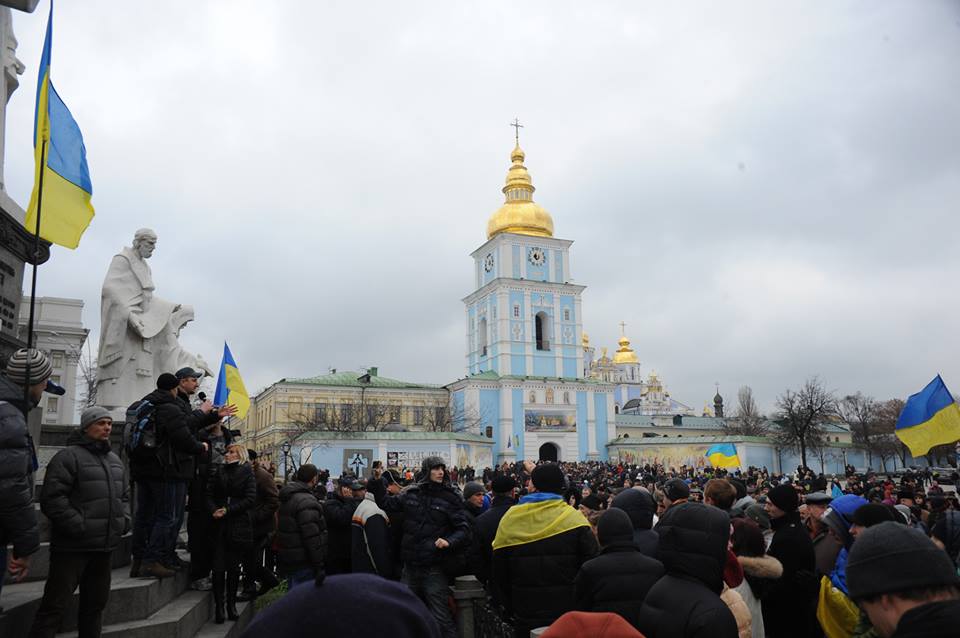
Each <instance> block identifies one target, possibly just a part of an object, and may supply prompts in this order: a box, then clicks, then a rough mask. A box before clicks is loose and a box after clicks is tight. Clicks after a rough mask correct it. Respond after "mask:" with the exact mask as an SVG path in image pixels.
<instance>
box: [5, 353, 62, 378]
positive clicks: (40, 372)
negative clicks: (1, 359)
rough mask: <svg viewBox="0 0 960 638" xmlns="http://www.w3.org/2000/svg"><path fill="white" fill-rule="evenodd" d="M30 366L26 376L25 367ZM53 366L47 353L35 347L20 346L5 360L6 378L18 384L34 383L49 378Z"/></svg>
mask: <svg viewBox="0 0 960 638" xmlns="http://www.w3.org/2000/svg"><path fill="white" fill-rule="evenodd" d="M28 365H29V367H30V378H29V379H28V378H27V367H28ZM52 372H53V366H52V365H50V360H49V359H48V358H47V355H45V354H43V353H42V352H40V351H39V350H37V349H36V348H30V350H27V349H26V348H20V349H19V350H17V351H16V352H14V353H13V354H12V355H10V359H9V360H8V361H7V378H8V379H10V380H11V381H13V382H14V383H16V384H18V385H36V384H38V383H40V382H42V381H46V380H47V379H49V378H50V374H51V373H52Z"/></svg>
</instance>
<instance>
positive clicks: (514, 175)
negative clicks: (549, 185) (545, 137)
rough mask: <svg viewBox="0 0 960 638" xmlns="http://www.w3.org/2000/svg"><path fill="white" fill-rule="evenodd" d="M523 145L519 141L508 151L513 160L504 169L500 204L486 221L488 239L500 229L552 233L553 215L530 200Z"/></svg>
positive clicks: (528, 233) (517, 232)
mask: <svg viewBox="0 0 960 638" xmlns="http://www.w3.org/2000/svg"><path fill="white" fill-rule="evenodd" d="M525 157H526V156H525V155H524V152H523V149H521V148H520V146H519V145H517V146H516V147H514V149H513V152H512V153H510V161H511V162H513V164H512V165H511V166H510V170H509V171H507V179H506V184H505V185H504V187H503V194H504V196H505V197H506V200H505V201H504V204H503V206H501V207H500V209H499V210H498V211H497V212H495V213H494V214H493V215H492V216H491V217H490V221H488V222H487V239H492V238H493V236H494V235H499V234H500V233H516V234H518V235H533V236H535V237H553V218H552V217H550V213H548V212H547V211H546V209H544V208H542V207H541V206H540V205H538V204H537V203H535V202H534V201H533V191H535V190H536V189H535V188H534V187H533V180H532V179H530V173H528V172H527V167H526V166H524V165H523V160H524V158H525Z"/></svg>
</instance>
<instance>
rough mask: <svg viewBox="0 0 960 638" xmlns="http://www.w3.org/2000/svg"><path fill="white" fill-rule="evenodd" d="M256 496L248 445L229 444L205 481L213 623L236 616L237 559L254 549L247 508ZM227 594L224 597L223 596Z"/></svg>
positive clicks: (238, 581) (252, 504) (251, 505)
mask: <svg viewBox="0 0 960 638" xmlns="http://www.w3.org/2000/svg"><path fill="white" fill-rule="evenodd" d="M256 499H257V484H256V481H255V479H254V477H253V469H252V468H251V467H250V462H249V459H248V457H247V448H246V447H244V446H242V445H237V444H233V445H229V446H228V447H227V450H226V454H225V455H224V460H223V463H221V464H214V465H211V470H210V478H209V480H208V481H207V508H208V510H209V512H210V515H211V516H212V517H213V528H212V535H213V601H214V622H216V623H222V622H223V621H224V601H226V616H227V617H228V618H229V619H230V620H236V619H237V618H238V617H239V614H238V613H237V586H238V585H239V584H240V561H241V559H242V558H243V556H244V554H245V553H246V552H249V551H250V550H251V549H252V548H253V525H252V524H251V522H250V511H251V510H252V509H253V506H254V503H255V502H256ZM224 594H226V596H224Z"/></svg>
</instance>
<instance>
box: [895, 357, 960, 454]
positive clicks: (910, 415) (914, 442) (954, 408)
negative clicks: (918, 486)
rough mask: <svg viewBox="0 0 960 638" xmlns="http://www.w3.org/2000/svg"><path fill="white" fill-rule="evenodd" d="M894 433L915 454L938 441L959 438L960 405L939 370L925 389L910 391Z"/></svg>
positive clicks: (942, 442) (953, 440)
mask: <svg viewBox="0 0 960 638" xmlns="http://www.w3.org/2000/svg"><path fill="white" fill-rule="evenodd" d="M893 433H894V434H896V435H897V438H898V439H900V440H901V441H903V444H904V445H906V446H907V447H908V448H910V454H912V455H913V456H914V458H916V457H918V456H923V455H924V454H926V453H927V452H929V451H930V448H932V447H933V446H935V445H942V444H944V443H955V442H956V441H958V440H960V406H958V405H957V402H956V401H954V400H953V395H952V394H950V391H949V390H947V386H946V384H945V383H944V382H943V379H941V378H940V375H939V374H938V375H937V376H936V378H934V380H933V381H931V382H930V383H928V384H927V387H925V388H924V389H923V390H921V391H920V392H917V393H916V394H911V395H910V398H909V399H907V403H906V405H904V406H903V411H902V412H901V413H900V418H899V419H897V425H896V427H895V428H894V430H893Z"/></svg>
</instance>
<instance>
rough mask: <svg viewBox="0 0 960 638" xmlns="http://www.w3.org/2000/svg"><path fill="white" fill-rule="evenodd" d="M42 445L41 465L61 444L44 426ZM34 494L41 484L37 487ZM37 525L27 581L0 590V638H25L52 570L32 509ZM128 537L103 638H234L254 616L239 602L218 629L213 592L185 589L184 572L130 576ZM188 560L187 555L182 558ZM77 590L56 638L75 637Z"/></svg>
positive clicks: (118, 554)
mask: <svg viewBox="0 0 960 638" xmlns="http://www.w3.org/2000/svg"><path fill="white" fill-rule="evenodd" d="M43 438H44V440H43V441H42V443H43V444H44V445H41V446H40V449H39V452H40V457H41V465H42V466H45V465H46V463H45V461H46V460H48V459H49V458H50V457H52V455H53V453H54V452H55V450H56V449H59V448H58V447H57V444H58V443H60V441H58V440H50V439H51V438H52V437H49V436H48V433H47V432H46V426H45V431H44V437H43ZM42 480H43V467H41V471H40V472H38V473H37V481H38V482H39V481H42ZM36 492H37V494H38V495H39V492H40V485H39V484H38V485H37V490H36ZM36 508H37V515H38V517H39V521H40V540H41V546H40V550H39V551H38V552H37V553H36V554H34V556H33V559H32V561H31V564H30V574H29V576H28V577H27V580H26V581H25V582H22V583H16V584H14V583H13V582H12V581H10V580H9V577H8V576H7V574H6V566H3V567H2V568H0V569H3V570H4V572H3V576H4V577H6V581H5V583H4V585H3V590H2V592H0V607H2V608H3V611H2V612H0V637H2V638H25V636H26V635H27V633H28V632H29V631H30V625H31V624H32V623H33V617H34V615H35V614H36V612H37V609H38V608H39V607H40V599H41V598H43V586H44V580H45V579H46V577H47V574H48V573H49V569H50V543H49V538H50V524H49V521H48V520H47V518H46V517H45V516H44V515H43V514H42V513H41V512H40V506H39V505H36ZM130 545H131V536H130V535H129V534H128V535H127V536H125V537H124V538H123V540H122V542H121V544H120V546H119V547H118V548H117V549H116V550H114V552H113V555H112V560H111V563H112V566H113V574H112V578H111V583H110V599H109V601H108V603H107V607H106V609H104V611H103V634H102V635H103V636H104V637H106V638H113V637H115V638H120V637H122V638H237V637H238V636H239V635H240V633H241V632H242V631H243V629H244V628H245V627H246V626H247V624H248V623H249V622H250V620H251V618H253V603H246V602H238V603H237V610H238V611H239V612H240V619H239V620H237V621H236V622H231V621H229V620H228V621H227V622H225V623H223V624H222V625H218V624H215V623H214V622H213V594H212V593H211V592H208V591H206V592H198V591H193V590H190V589H188V585H189V580H188V574H187V572H186V571H181V572H178V573H177V574H176V575H175V576H173V577H171V578H165V579H163V580H158V579H156V578H131V577H130ZM181 557H182V558H184V559H188V558H189V557H188V556H187V555H185V554H184V555H182V556H181ZM78 602H79V592H74V594H73V597H72V599H71V601H70V603H69V605H68V606H67V611H66V613H65V614H64V616H63V623H62V624H61V626H60V632H59V633H58V634H57V635H58V636H63V637H64V638H67V637H69V638H73V637H74V636H76V635H77V631H76V628H77V605H78Z"/></svg>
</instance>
